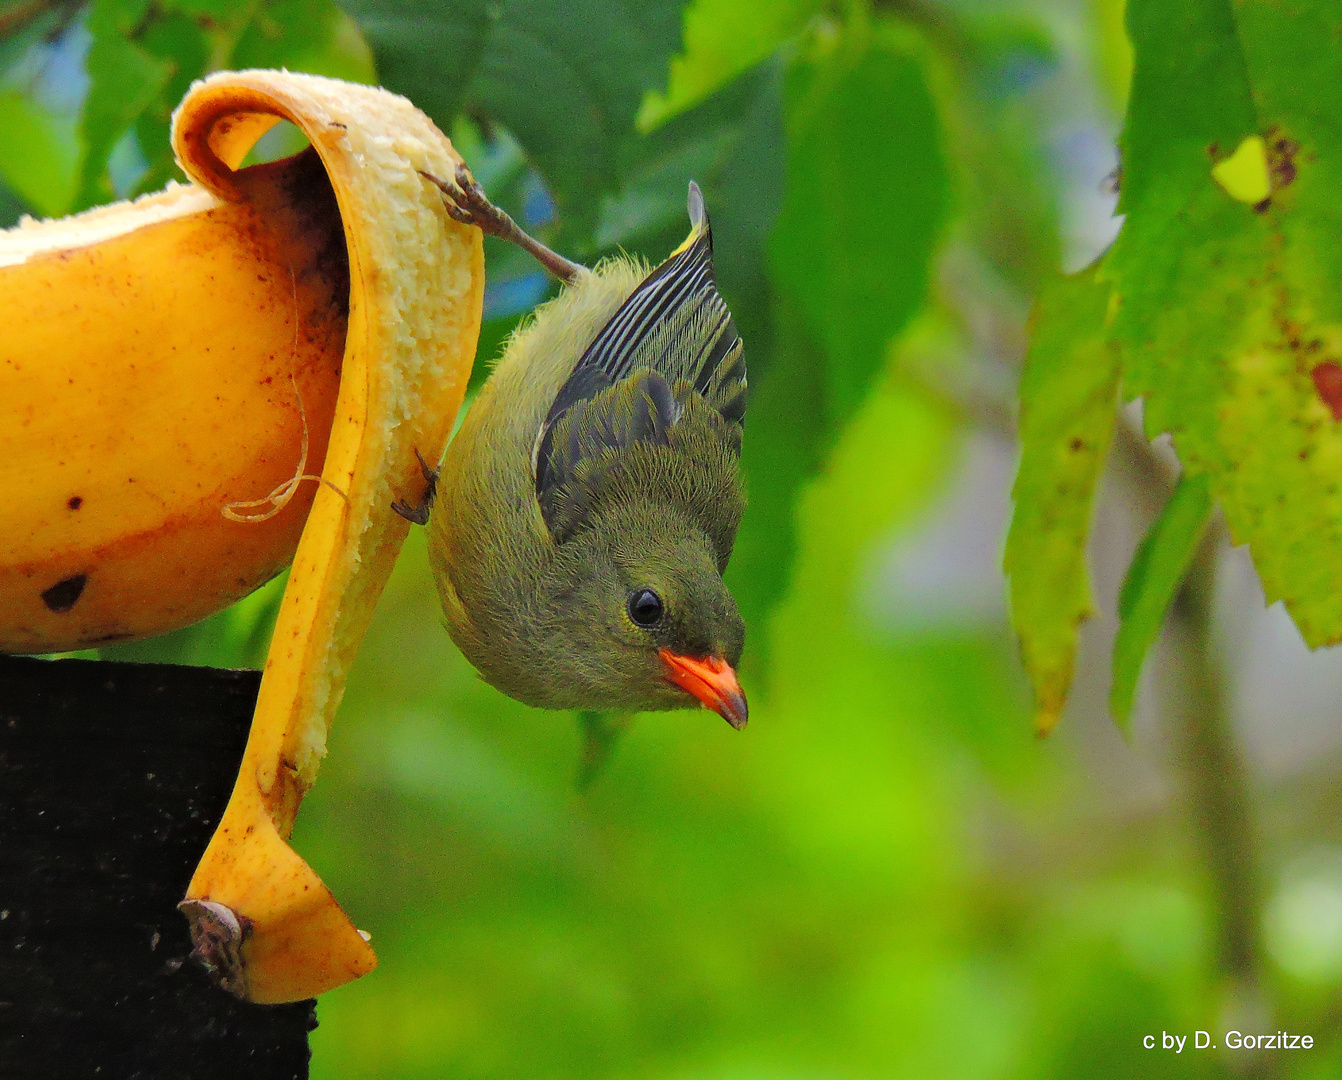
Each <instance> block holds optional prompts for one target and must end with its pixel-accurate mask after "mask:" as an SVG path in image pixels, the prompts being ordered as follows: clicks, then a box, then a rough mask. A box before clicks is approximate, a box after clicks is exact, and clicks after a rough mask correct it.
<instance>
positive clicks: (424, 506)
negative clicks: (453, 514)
mask: <svg viewBox="0 0 1342 1080" xmlns="http://www.w3.org/2000/svg"><path fill="white" fill-rule="evenodd" d="M415 457H416V458H418V459H419V470H420V472H422V473H423V474H424V481H425V483H426V484H427V485H428V487H426V488H425V489H424V497H423V498H422V499H420V501H419V505H418V506H411V505H410V504H409V503H408V502H406V501H405V500H404V499H397V500H396V501H395V502H394V503H392V504H391V508H392V509H393V510H395V511H396V512H397V513H398V514H400V515H401V517H403V518H405V519H406V521H409V522H413V523H414V524H416V525H427V524H428V523H429V511H430V510H432V509H433V499H434V496H435V495H437V494H438V470H437V469H435V468H434V467H433V466H432V465H430V464H429V463H428V462H427V461H425V460H424V455H423V454H421V453H420V452H419V448H418V447H416V448H415Z"/></svg>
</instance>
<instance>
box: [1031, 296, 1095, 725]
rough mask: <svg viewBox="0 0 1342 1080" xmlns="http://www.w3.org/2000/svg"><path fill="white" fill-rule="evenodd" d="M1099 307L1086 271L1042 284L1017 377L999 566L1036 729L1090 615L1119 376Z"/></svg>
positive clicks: (1052, 705)
mask: <svg viewBox="0 0 1342 1080" xmlns="http://www.w3.org/2000/svg"><path fill="white" fill-rule="evenodd" d="M1108 302H1109V292H1108V289H1106V288H1105V287H1103V286H1101V285H1099V284H1097V283H1096V280H1095V273H1094V271H1093V270H1087V271H1084V272H1082V273H1080V274H1076V275H1074V276H1072V277H1059V278H1055V279H1054V280H1053V281H1051V282H1049V283H1048V284H1047V285H1046V286H1045V288H1044V290H1043V292H1042V293H1041V295H1040V297H1039V302H1038V304H1037V305H1036V308H1035V312H1034V330H1033V333H1032V335H1031V339H1030V348H1029V352H1028V354H1027V355H1026V358H1025V368H1024V371H1023V372H1022V374H1021V388H1020V396H1021V405H1020V441H1021V461H1020V468H1019V470H1018V472H1017V474H1016V484H1015V487H1014V488H1013V490H1012V495H1013V498H1014V499H1015V504H1016V505H1015V512H1014V513H1013V515H1012V518H1011V530H1010V532H1009V533H1008V535H1007V543H1006V558H1005V569H1006V572H1007V575H1008V576H1009V577H1010V579H1011V616H1012V622H1013V623H1014V625H1015V627H1016V632H1017V633H1018V634H1019V635H1020V643H1021V656H1022V658H1023V660H1024V663H1025V670H1026V671H1027V673H1028V674H1029V676H1030V680H1031V682H1032V683H1033V685H1034V697H1035V722H1036V726H1037V727H1038V729H1039V731H1040V732H1041V733H1043V732H1047V731H1049V730H1050V729H1051V728H1052V727H1053V725H1054V724H1056V723H1057V721H1058V718H1059V717H1060V716H1061V715H1062V708H1063V705H1064V704H1066V701H1067V692H1068V690H1069V689H1070V687H1071V684H1072V668H1073V664H1074V662H1075V659H1076V640H1077V630H1078V629H1079V627H1080V625H1081V623H1082V622H1084V621H1085V620H1086V619H1087V618H1089V617H1090V615H1091V614H1092V601H1091V593H1090V580H1089V576H1088V574H1087V572H1086V538H1087V536H1088V535H1089V533H1090V521H1091V513H1092V507H1093V504H1094V501H1095V489H1096V486H1097V485H1098V483H1099V479H1100V474H1101V473H1102V471H1103V469H1104V461H1105V456H1106V454H1107V453H1108V449H1109V442H1110V439H1111V437H1112V435H1113V427H1114V411H1115V405H1116V397H1117V393H1118V376H1119V371H1118V358H1117V356H1116V354H1115V350H1114V349H1113V348H1111V347H1110V346H1109V345H1108V343H1107V342H1106V341H1105V331H1104V320H1105V313H1106V310H1107V307H1108Z"/></svg>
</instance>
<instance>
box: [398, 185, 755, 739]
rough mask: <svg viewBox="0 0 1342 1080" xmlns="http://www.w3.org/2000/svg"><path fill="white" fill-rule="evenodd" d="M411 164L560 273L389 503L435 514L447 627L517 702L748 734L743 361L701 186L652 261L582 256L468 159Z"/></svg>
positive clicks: (448, 204)
mask: <svg viewBox="0 0 1342 1080" xmlns="http://www.w3.org/2000/svg"><path fill="white" fill-rule="evenodd" d="M421 175H423V176H424V177H425V178H426V179H427V180H429V181H431V182H432V183H433V184H435V185H436V186H437V187H438V188H439V190H440V192H441V193H442V197H443V203H444V207H445V208H446V210H447V212H448V214H449V215H450V216H451V217H453V218H454V219H455V220H457V221H461V222H464V223H467V224H474V225H478V226H479V227H480V228H481V229H483V230H484V231H485V232H487V233H489V234H491V235H495V236H500V237H502V238H503V239H506V240H510V241H512V242H514V243H517V244H518V245H519V246H521V247H523V248H524V250H527V251H529V252H530V253H531V254H533V255H534V256H535V257H536V258H537V259H538V260H539V261H540V262H541V264H542V265H543V266H544V267H546V269H548V270H549V271H550V272H551V273H553V274H554V275H555V276H556V277H558V278H559V279H560V281H561V282H562V283H563V285H562V287H561V289H560V291H559V293H558V295H557V296H555V297H554V298H553V299H552V300H550V301H548V302H547V303H545V304H544V305H542V306H541V307H539V308H538V309H537V310H536V311H535V312H534V313H533V315H532V317H531V318H530V320H529V322H527V323H526V324H525V325H523V326H522V327H520V328H519V329H518V330H517V331H515V332H514V333H513V335H512V336H511V337H510V339H509V340H508V342H507V343H506V345H505V347H504V349H503V352H502V355H501V356H500V358H499V359H498V361H497V363H496V364H495V365H494V367H493V369H492V371H491V373H490V375H489V377H488V379H487V380H486V381H485V383H484V385H483V387H482V388H481V390H480V392H479V394H478V395H477V397H476V399H475V401H474V403H473V404H472V405H471V407H470V409H469V411H468V413H467V415H466V417H465V419H464V420H463V422H462V424H461V427H460V430H459V431H458V433H457V434H456V435H455V436H454V437H453V439H452V440H451V442H450V443H449V445H448V448H447V451H446V454H445V456H444V458H443V461H442V463H441V465H440V466H439V467H433V466H431V465H430V463H428V462H427V461H425V460H424V459H423V457H420V465H421V467H422V469H423V471H424V476H425V480H426V482H427V487H426V490H425V493H424V497H423V499H422V500H421V502H420V503H419V504H418V505H415V506H411V505H408V504H407V503H405V502H398V503H396V504H394V508H395V509H396V511H397V512H398V513H401V514H402V515H404V516H405V517H407V518H409V519H410V520H412V521H415V522H417V523H419V524H427V526H428V540H429V560H430V566H431V569H432V572H433V576H434V580H435V582H436V585H437V589H438V593H439V598H440V600H441V602H442V608H443V612H444V615H445V618H446V623H447V629H448V633H449V635H450V636H451V638H452V640H453V641H454V642H455V644H456V645H457V647H458V648H459V649H460V650H461V652H462V653H463V654H464V655H465V657H466V659H467V660H468V661H469V662H470V663H471V664H472V665H473V666H474V667H475V669H476V670H477V671H478V672H479V674H480V675H481V676H482V677H483V678H484V679H485V681H487V682H488V683H490V684H491V685H493V686H494V687H495V688H497V689H498V690H501V691H502V692H503V693H505V694H507V695H509V696H511V697H513V698H516V699H517V700H519V701H521V702H524V703H525V704H528V705H533V706H539V707H542V708H549V709H570V710H584V711H596V710H616V711H622V712H642V711H652V710H667V709H681V708H692V707H696V706H698V705H702V706H704V707H706V708H708V709H711V710H713V711H715V712H717V713H718V714H720V715H721V716H722V717H723V718H724V719H725V720H727V722H728V723H729V724H730V725H731V726H732V727H733V728H736V729H737V730H740V729H741V728H742V727H744V726H745V724H746V721H747V719H748V716H749V711H748V706H747V703H746V698H745V694H744V693H743V691H742V689H741V685H740V681H739V678H738V676H737V672H736V668H737V665H738V664H739V662H740V657H741V652H742V649H743V647H744V642H745V624H744V621H743V620H742V618H741V614H740V611H739V610H738V607H737V605H736V602H735V600H734V599H733V597H732V595H731V592H730V591H729V590H728V588H727V585H726V583H725V582H724V580H723V573H724V571H725V570H726V568H727V564H728V560H729V559H730V557H731V553H732V545H733V543H734V542H735V538H736V532H737V529H738V527H739V525H740V521H741V516H742V514H743V512H744V509H745V504H746V495H745V488H744V484H743V481H742V477H741V471H740V456H741V443H742V438H743V433H744V420H745V409H746V390H747V380H746V365H745V358H744V351H743V344H742V341H741V338H740V335H739V334H738V333H737V330H736V326H735V323H734V322H733V320H732V316H731V312H730V311H729V310H728V308H727V305H726V303H725V301H724V300H723V298H722V296H721V294H720V293H719V292H718V288H717V284H716V281H715V278H714V272H713V234H712V229H711V226H710V223H709V218H708V213H707V211H706V209H705V207H704V199H703V194H702V192H701V191H700V189H699V186H698V185H697V184H696V183H694V182H693V181H691V182H690V184H689V193H688V199H687V209H688V214H689V219H690V232H689V235H688V237H687V238H686V239H685V241H684V243H682V244H681V245H680V246H679V247H678V248H676V249H675V251H673V252H672V253H671V254H670V256H669V257H668V258H667V259H666V260H665V261H664V262H662V263H661V264H660V265H658V266H656V267H655V268H649V267H648V266H647V265H646V264H645V263H643V262H642V261H641V260H639V259H637V258H635V257H631V256H628V255H625V254H621V255H618V256H615V257H611V258H607V259H605V260H603V261H602V262H600V263H599V264H597V265H596V266H595V267H594V268H592V269H588V268H586V267H584V266H581V265H580V264H577V263H574V262H570V261H569V260H567V259H565V258H564V257H563V256H561V255H559V254H557V253H556V252H554V251H551V250H550V249H549V248H547V247H545V246H544V245H543V244H541V243H540V242H539V241H537V240H535V239H534V238H532V237H530V236H529V235H527V234H526V233H525V232H523V230H522V229H521V228H520V227H519V226H518V225H517V224H516V223H515V222H514V221H513V220H512V219H511V217H509V216H508V215H507V214H506V213H505V212H504V211H503V210H501V209H499V208H498V207H496V206H494V205H493V204H492V203H490V202H489V200H488V199H487V197H486V196H485V194H484V192H483V190H482V189H481V188H480V187H479V185H478V184H477V183H476V182H475V180H474V178H473V177H472V176H471V174H470V171H469V170H468V169H467V168H466V167H465V166H464V165H462V166H459V167H458V168H457V170H456V174H455V176H454V177H452V178H451V179H450V180H444V179H441V178H439V177H436V176H433V175H431V174H428V173H422V174H421ZM417 453H418V452H417ZM435 500H436V504H437V507H438V509H437V512H435V513H432V514H430V510H431V509H432V508H433V507H434V505H435Z"/></svg>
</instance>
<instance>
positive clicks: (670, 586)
mask: <svg viewBox="0 0 1342 1080" xmlns="http://www.w3.org/2000/svg"><path fill="white" fill-rule="evenodd" d="M564 547H565V548H570V549H571V550H570V551H569V552H566V553H565V554H566V556H567V557H566V559H565V561H570V560H571V565H572V567H573V572H572V573H571V574H570V575H568V584H567V587H566V588H565V589H564V594H563V595H562V596H560V597H558V598H557V599H558V600H559V606H558V610H557V612H556V615H557V617H558V618H559V620H561V622H562V623H563V627H562V632H563V634H564V637H565V638H566V639H567V643H568V645H569V647H570V649H571V650H572V652H571V653H570V656H569V659H570V661H571V662H572V663H573V664H574V665H576V668H577V670H576V671H575V672H574V674H575V675H576V676H577V677H578V679H580V680H581V681H582V682H583V683H585V684H586V688H587V690H588V691H589V695H590V697H591V699H593V700H601V701H604V702H606V703H607V706H608V707H613V708H626V709H635V710H637V709H676V708H684V707H686V706H688V705H691V704H693V703H694V701H695V700H697V701H699V702H700V703H702V704H703V705H704V706H705V707H706V708H709V709H712V710H714V711H715V712H717V713H719V714H720V715H721V716H722V717H723V718H724V719H725V720H726V721H727V722H728V723H729V724H731V725H732V727H734V728H738V729H739V728H741V727H744V726H745V723H746V718H747V715H748V714H747V709H746V699H745V695H744V694H743V693H742V692H741V686H740V683H739V682H738V681H737V677H736V664H737V663H738V662H739V660H740V658H741V649H742V646H743V645H744V643H745V623H744V622H743V621H742V619H741V614H740V612H739V611H738V610H737V607H736V601H735V600H733V599H732V595H731V593H730V592H729V591H728V590H727V586H726V584H725V583H724V582H723V580H722V574H721V572H720V571H719V569H718V565H717V555H716V553H715V551H714V548H713V545H712V543H711V542H710V540H709V539H708V537H707V536H706V535H705V534H704V533H703V531H702V530H700V529H698V528H696V527H694V526H693V525H692V524H690V523H689V522H688V521H686V520H684V519H683V518H681V517H680V516H679V515H676V514H674V513H667V514H656V513H650V512H649V508H648V507H647V506H646V505H645V506H641V507H638V508H634V507H616V508H615V509H614V510H613V511H612V512H610V513H608V514H605V515H603V516H602V520H601V521H600V522H599V523H597V527H595V528H593V529H591V530H586V531H584V532H583V533H582V534H580V535H579V536H577V537H574V538H573V539H572V540H571V541H569V543H568V544H565V545H564Z"/></svg>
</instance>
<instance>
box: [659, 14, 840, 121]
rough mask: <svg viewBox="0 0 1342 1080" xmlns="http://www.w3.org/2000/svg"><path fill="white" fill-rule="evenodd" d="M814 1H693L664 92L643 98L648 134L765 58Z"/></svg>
mask: <svg viewBox="0 0 1342 1080" xmlns="http://www.w3.org/2000/svg"><path fill="white" fill-rule="evenodd" d="M823 6H824V5H823V4H822V3H820V2H819V0H695V2H694V3H691V4H690V5H689V6H688V7H686V9H685V49H684V51H683V52H681V53H680V55H678V56H675V57H673V58H672V59H671V74H670V78H669V79H668V81H667V87H666V92H665V93H663V92H661V91H659V90H651V91H649V92H648V94H647V95H646V96H645V97H644V99H643V106H642V108H641V109H640V110H639V114H638V125H639V127H640V128H641V129H642V130H644V131H650V130H652V129H653V128H655V127H658V126H660V125H661V124H664V123H666V121H667V120H669V119H671V117H673V116H677V115H679V114H680V113H682V112H684V111H685V110H687V109H690V108H693V107H694V106H695V105H697V104H698V103H699V102H701V101H704V100H706V99H707V98H709V97H711V96H712V95H713V94H714V93H715V92H717V91H718V90H719V89H720V88H721V87H723V86H726V85H727V84H728V83H730V82H731V81H732V80H733V79H734V78H736V77H737V76H738V75H740V74H742V73H743V72H745V71H748V70H750V68H752V67H754V66H755V65H756V64H758V63H760V62H761V61H762V60H764V59H765V58H766V57H768V56H770V55H771V54H773V53H774V52H775V50H777V49H778V47H779V46H780V45H782V44H784V43H785V42H786V41H788V40H789V39H791V38H793V37H795V36H796V35H797V33H798V32H799V31H800V30H801V29H802V28H803V27H804V26H805V25H806V22H807V20H809V19H810V18H812V17H813V16H814V15H815V14H816V12H818V11H820V10H821V9H822V8H823Z"/></svg>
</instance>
